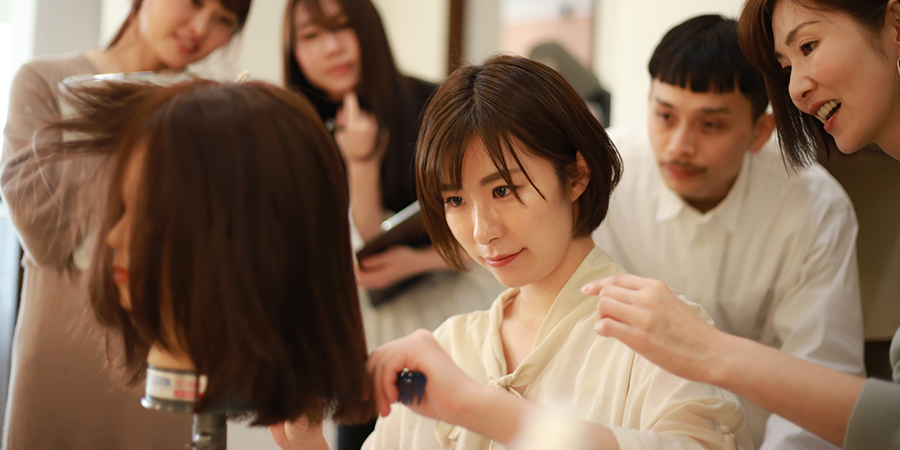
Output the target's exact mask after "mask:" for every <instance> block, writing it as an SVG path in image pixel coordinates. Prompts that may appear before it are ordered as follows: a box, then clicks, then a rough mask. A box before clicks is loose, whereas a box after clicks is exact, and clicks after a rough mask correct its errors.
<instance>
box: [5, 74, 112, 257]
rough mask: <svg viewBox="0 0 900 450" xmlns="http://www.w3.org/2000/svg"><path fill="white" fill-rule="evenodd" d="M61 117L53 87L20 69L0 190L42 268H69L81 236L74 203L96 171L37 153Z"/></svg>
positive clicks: (52, 137)
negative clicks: (48, 128)
mask: <svg viewBox="0 0 900 450" xmlns="http://www.w3.org/2000/svg"><path fill="white" fill-rule="evenodd" d="M59 117H60V109H59V104H58V101H57V87H56V86H51V85H50V83H49V82H48V81H47V79H46V78H45V77H44V76H42V75H41V74H40V72H39V71H37V70H35V68H34V67H33V66H32V64H26V65H24V66H23V67H22V68H21V69H20V70H19V72H18V73H17V74H16V77H15V79H14V81H13V84H12V88H11V90H10V103H9V116H8V119H7V123H6V128H5V129H4V132H3V153H2V167H0V188H2V192H3V200H4V203H5V204H6V207H7V210H8V211H9V215H10V217H11V219H12V222H13V225H15V227H16V230H17V231H18V232H19V236H20V238H21V241H22V245H23V247H25V249H26V251H27V253H28V255H29V256H30V258H31V259H32V260H33V261H34V262H35V263H36V264H40V265H51V266H63V265H65V264H67V263H69V261H70V258H71V256H72V255H73V252H74V250H75V247H76V246H77V245H78V243H79V242H80V240H81V237H82V236H81V233H82V232H83V231H84V229H83V227H81V226H80V225H82V221H81V220H80V219H79V217H81V218H86V216H81V215H80V213H77V212H76V211H79V205H78V202H77V199H78V196H79V193H80V192H81V191H80V189H81V185H82V181H83V180H85V179H86V178H87V177H89V176H90V173H89V168H90V167H96V166H94V165H92V164H91V163H90V160H88V159H87V158H80V159H75V160H70V161H66V162H61V161H57V162H49V161H47V160H46V158H40V157H38V149H41V148H44V147H43V146H45V145H52V144H53V143H55V142H58V139H59V136H58V135H52V134H50V133H44V132H42V131H41V130H42V129H43V128H44V127H45V126H46V125H47V124H48V123H50V122H51V121H53V120H56V119H58V118H59Z"/></svg>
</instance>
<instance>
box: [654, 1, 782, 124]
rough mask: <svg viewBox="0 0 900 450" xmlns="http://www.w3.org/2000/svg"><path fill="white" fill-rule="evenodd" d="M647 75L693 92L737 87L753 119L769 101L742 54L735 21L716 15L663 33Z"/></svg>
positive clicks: (759, 114)
mask: <svg viewBox="0 0 900 450" xmlns="http://www.w3.org/2000/svg"><path fill="white" fill-rule="evenodd" d="M648 69H649V72H650V76H651V78H653V79H656V80H659V81H661V82H663V83H666V84H670V85H672V86H678V87H681V88H686V89H690V90H691V91H692V92H698V93H705V92H713V93H717V94H724V93H730V92H734V91H735V90H736V89H739V90H740V92H741V94H743V95H744V96H745V97H747V99H748V100H750V103H751V105H752V106H753V118H754V119H757V118H759V117H760V116H761V115H762V114H763V113H765V112H766V107H767V106H768V104H769V100H768V98H767V96H766V90H765V83H764V81H763V77H762V75H761V74H760V73H759V72H758V71H757V70H756V69H755V68H754V67H753V66H752V65H751V64H750V62H749V61H747V59H746V58H745V57H744V55H743V54H742V53H741V48H740V46H739V45H738V41H737V23H736V22H735V21H734V20H731V19H726V18H724V17H722V16H719V15H704V16H698V17H694V18H692V19H689V20H687V21H685V22H683V23H681V24H680V25H677V26H676V27H674V28H672V29H671V30H669V32H668V33H666V34H665V36H663V38H662V40H661V41H660V43H659V45H658V46H657V47H656V50H654V52H653V56H652V57H651V58H650V63H649V64H648Z"/></svg>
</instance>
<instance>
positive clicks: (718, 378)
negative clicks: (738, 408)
mask: <svg viewBox="0 0 900 450" xmlns="http://www.w3.org/2000/svg"><path fill="white" fill-rule="evenodd" d="M744 341H745V340H744V339H742V338H740V337H737V336H734V335H731V334H728V333H725V332H722V331H717V333H716V335H715V336H713V339H711V340H710V341H709V342H711V343H712V344H711V345H712V348H711V349H710V351H709V353H708V356H707V358H706V359H705V361H704V367H705V370H702V371H701V379H699V380H696V381H699V382H702V383H707V384H711V385H713V386H718V387H721V388H724V389H727V390H730V391H733V390H734V389H733V386H734V385H735V384H736V383H739V382H740V381H739V380H740V379H741V373H742V372H743V369H741V359H742V358H743V357H744V354H745V349H744V347H743V344H744Z"/></svg>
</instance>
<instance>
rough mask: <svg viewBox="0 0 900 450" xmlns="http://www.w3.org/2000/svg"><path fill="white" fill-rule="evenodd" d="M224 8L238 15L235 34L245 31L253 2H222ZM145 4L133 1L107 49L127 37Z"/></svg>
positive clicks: (232, 0) (225, 0)
mask: <svg viewBox="0 0 900 450" xmlns="http://www.w3.org/2000/svg"><path fill="white" fill-rule="evenodd" d="M221 1H222V6H224V7H225V9H227V10H229V11H231V12H233V13H235V14H237V16H238V23H237V26H236V27H235V28H234V34H238V33H240V32H241V30H242V29H244V24H245V23H247V16H248V15H249V14H250V2H251V0H221ZM143 3H144V0H133V1H132V3H131V12H129V13H128V17H126V18H125V21H124V22H122V26H120V27H119V31H117V32H116V34H115V35H113V38H112V40H111V41H109V45H108V46H107V47H112V46H114V45H116V44H117V43H118V42H119V41H120V40H121V39H122V36H125V31H126V30H128V27H129V26H130V25H131V24H132V23H134V21H135V20H136V19H137V15H138V12H139V11H140V10H141V5H142V4H143Z"/></svg>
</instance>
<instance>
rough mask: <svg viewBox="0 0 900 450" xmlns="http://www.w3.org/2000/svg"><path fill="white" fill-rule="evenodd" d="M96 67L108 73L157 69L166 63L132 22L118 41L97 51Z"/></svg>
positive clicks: (164, 66)
mask: <svg viewBox="0 0 900 450" xmlns="http://www.w3.org/2000/svg"><path fill="white" fill-rule="evenodd" d="M98 56H99V60H100V61H99V64H98V66H102V67H98V69H100V70H101V71H102V72H108V73H119V72H121V73H128V72H147V71H154V72H155V71H158V70H162V69H165V68H166V65H165V64H163V62H162V61H160V60H159V58H158V57H157V56H156V55H155V54H154V53H153V51H152V50H151V49H150V47H149V46H148V45H147V42H146V41H145V40H144V38H143V37H142V36H141V35H140V31H139V30H138V27H137V24H136V23H135V22H132V23H131V25H130V26H129V27H128V29H126V30H125V33H124V34H123V35H122V38H121V39H119V42H116V43H115V45H113V46H112V47H110V48H108V49H106V50H103V51H101V52H100V53H99V55H98Z"/></svg>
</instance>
